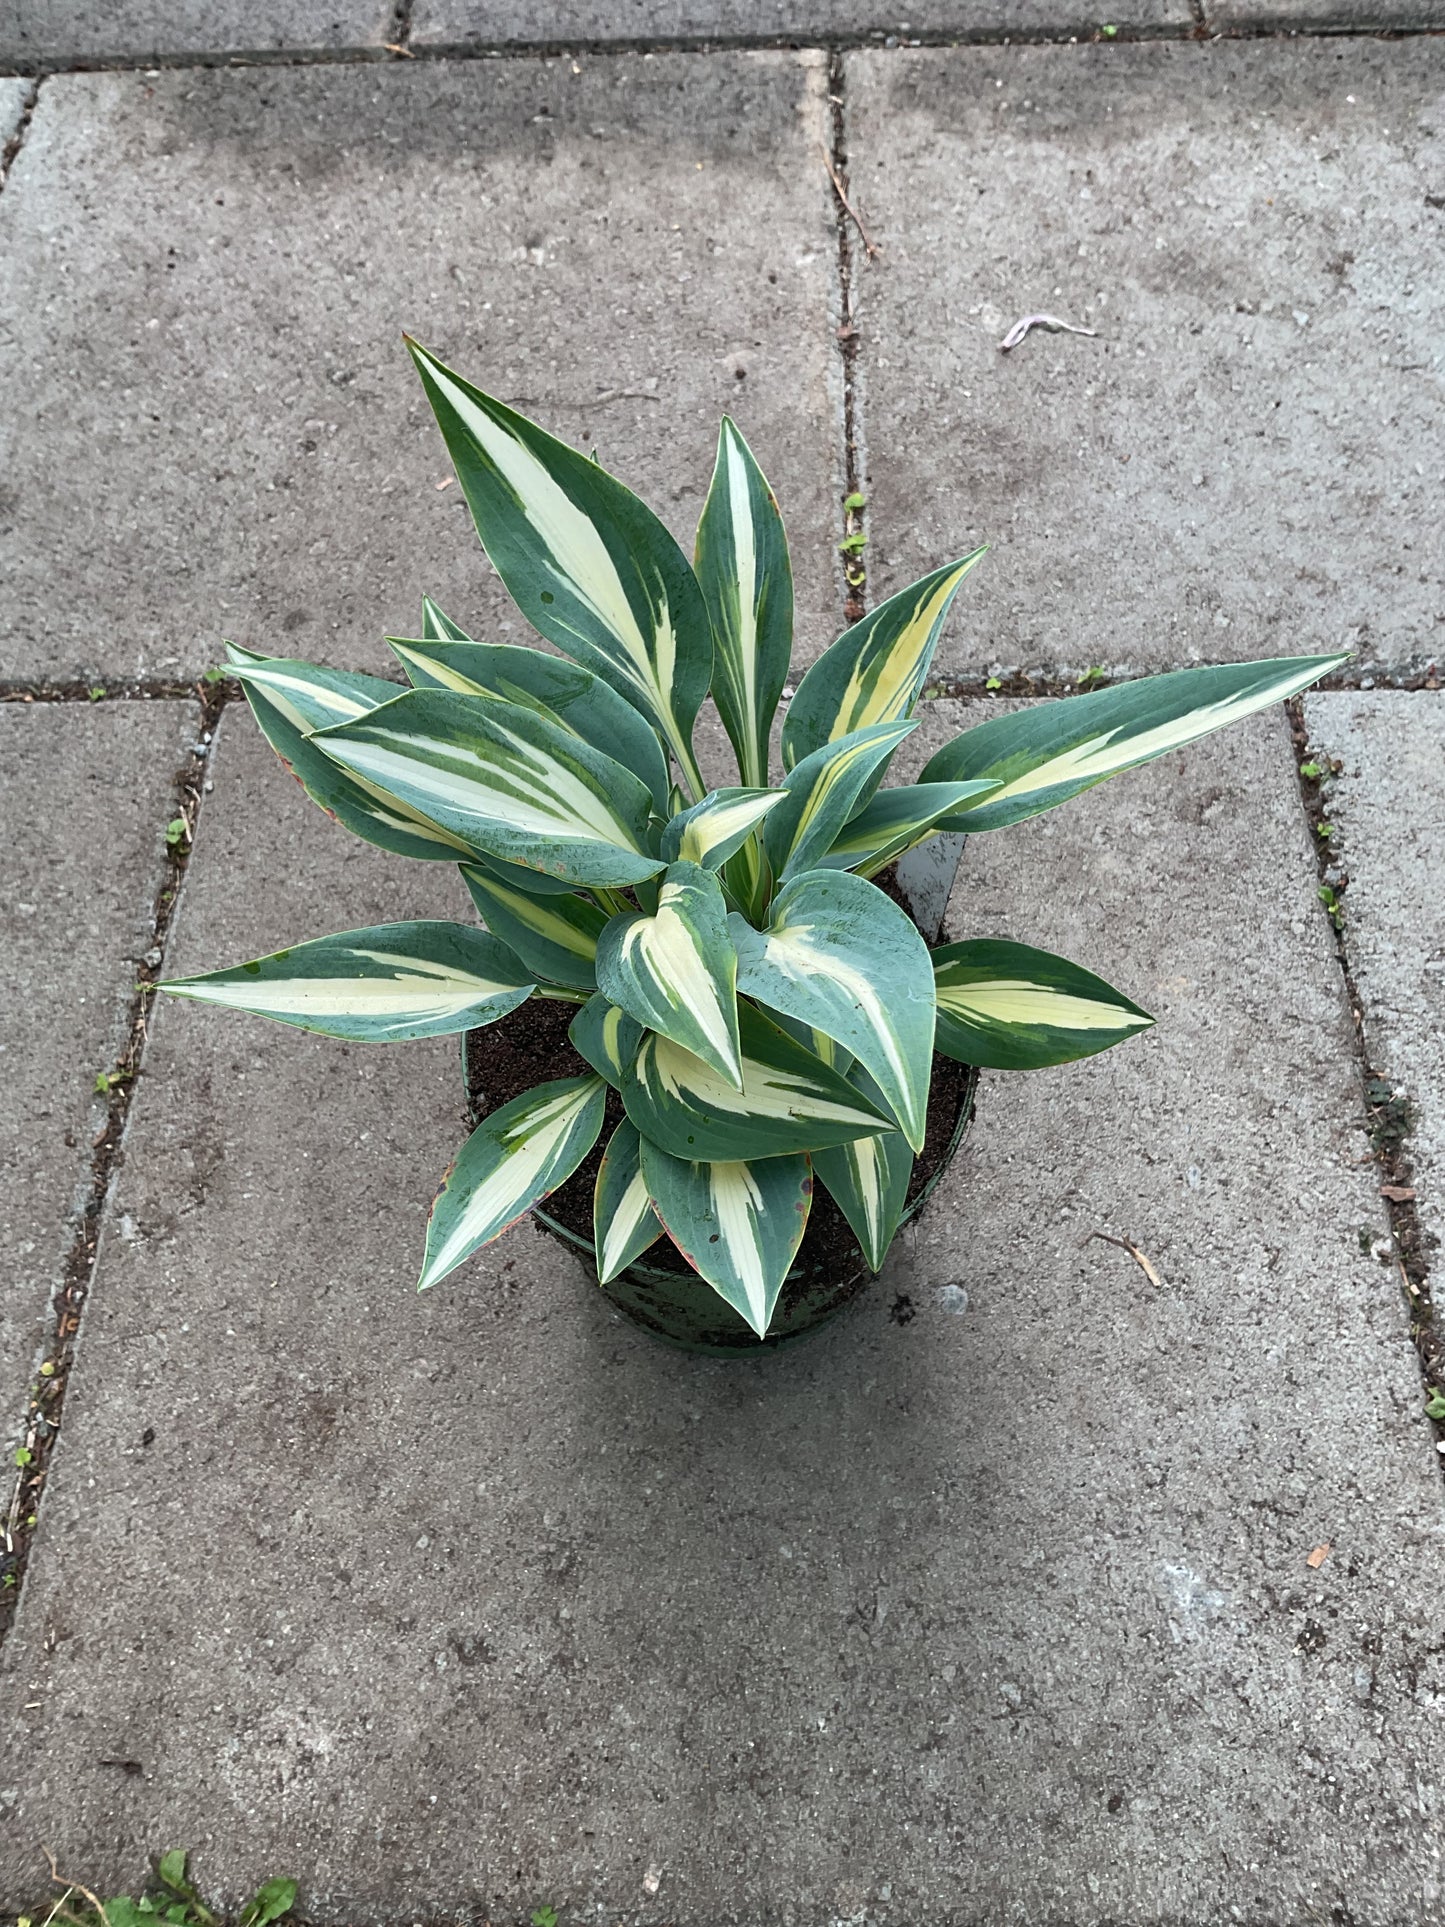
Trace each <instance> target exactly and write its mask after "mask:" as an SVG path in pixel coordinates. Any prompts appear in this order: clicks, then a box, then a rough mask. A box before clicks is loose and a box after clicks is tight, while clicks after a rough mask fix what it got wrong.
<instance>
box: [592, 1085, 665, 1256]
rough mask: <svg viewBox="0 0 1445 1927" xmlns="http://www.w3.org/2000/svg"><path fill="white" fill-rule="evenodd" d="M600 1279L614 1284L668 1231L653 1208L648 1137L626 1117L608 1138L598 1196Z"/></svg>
mask: <svg viewBox="0 0 1445 1927" xmlns="http://www.w3.org/2000/svg"><path fill="white" fill-rule="evenodd" d="M592 1227H593V1239H594V1245H595V1249H596V1254H597V1282H598V1283H599V1284H602V1285H605V1284H608V1283H610V1281H611V1280H612V1279H614V1278H615V1277H616V1276H617V1274H618V1273H619V1272H620V1271H626V1269H627V1267H628V1266H629V1265H630V1264H635V1263H636V1261H637V1260H638V1259H639V1258H640V1257H641V1256H642V1254H643V1252H644V1251H648V1250H650V1249H651V1247H652V1246H653V1245H655V1244H656V1243H657V1241H658V1239H659V1238H660V1237H661V1236H662V1221H661V1219H660V1218H659V1217H658V1215H657V1213H656V1212H655V1211H654V1210H653V1208H652V1199H651V1197H650V1196H649V1195H648V1190H647V1180H646V1178H645V1177H644V1176H643V1175H642V1139H641V1138H640V1137H639V1136H638V1134H637V1126H636V1125H635V1124H633V1123H632V1122H631V1121H630V1119H628V1118H623V1120H622V1122H621V1123H620V1124H619V1125H618V1126H617V1129H616V1130H615V1131H614V1132H613V1133H612V1136H611V1137H610V1138H609V1139H608V1142H607V1149H606V1150H605V1151H604V1152H603V1154H602V1165H601V1168H600V1169H599V1171H598V1173H597V1185H596V1189H595V1190H594V1192H593V1197H592Z"/></svg>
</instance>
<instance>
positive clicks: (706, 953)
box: [597, 863, 742, 1089]
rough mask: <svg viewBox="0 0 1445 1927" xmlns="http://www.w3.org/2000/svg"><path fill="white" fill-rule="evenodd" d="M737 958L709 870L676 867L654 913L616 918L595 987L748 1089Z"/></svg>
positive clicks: (600, 951) (601, 944) (600, 947)
mask: <svg viewBox="0 0 1445 1927" xmlns="http://www.w3.org/2000/svg"><path fill="white" fill-rule="evenodd" d="M737 968H738V960H737V956H736V954H735V953H734V950H733V944H732V938H731V937H730V936H729V935H728V914H727V907H726V905H725V904H724V903H723V895H722V891H721V889H720V888H719V887H718V880H717V878H716V877H715V876H714V875H713V873H712V871H711V870H704V869H703V868H702V867H701V865H700V864H697V863H674V864H672V865H671V866H670V867H669V869H668V870H667V872H666V874H665V875H664V877H663V879H662V894H661V896H660V897H659V899H658V905H657V913H656V915H655V916H650V917H643V916H617V917H613V918H612V920H611V921H610V923H609V924H608V925H607V927H606V929H605V930H604V931H603V932H602V935H601V937H600V938H599V939H598V943H597V985H598V988H599V989H600V990H601V991H602V993H603V994H604V996H606V997H609V998H610V999H611V1000H612V1002H613V1003H614V1004H616V1005H618V1006H619V1007H620V1008H621V1009H622V1010H625V1011H626V1012H627V1014H628V1015H629V1016H630V1017H635V1018H636V1020H637V1022H638V1023H639V1024H644V1025H646V1026H647V1028H648V1029H650V1030H656V1031H661V1032H662V1034H663V1036H664V1037H670V1038H671V1039H672V1041H673V1042H674V1043H675V1044H680V1045H681V1046H682V1048H683V1049H684V1050H687V1051H691V1052H692V1053H693V1054H694V1055H695V1056H697V1057H700V1058H702V1060H703V1061H704V1063H707V1064H710V1065H711V1066H712V1068H713V1069H714V1070H715V1071H717V1072H718V1073H720V1075H722V1076H723V1077H725V1078H727V1080H728V1081H729V1083H732V1084H735V1085H736V1086H737V1087H738V1089H741V1088H742V1063H741V1059H740V1056H739V1048H738V999H737V988H736V983H737Z"/></svg>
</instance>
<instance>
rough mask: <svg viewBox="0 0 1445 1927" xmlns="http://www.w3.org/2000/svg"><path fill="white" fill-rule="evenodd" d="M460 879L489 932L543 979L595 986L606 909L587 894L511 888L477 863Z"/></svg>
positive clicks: (583, 987)
mask: <svg viewBox="0 0 1445 1927" xmlns="http://www.w3.org/2000/svg"><path fill="white" fill-rule="evenodd" d="M461 871H462V879H463V881H464V882H465V884H466V886H467V890H468V891H469V893H470V895H471V899H472V902H473V903H474V904H475V905H476V906H477V915H478V916H479V917H480V918H481V920H482V922H483V923H484V924H485V925H486V926H487V928H488V930H490V931H492V933H493V934H494V935H495V936H497V937H500V938H501V940H502V942H503V943H505V944H508V945H510V947H511V948H512V949H513V950H514V951H515V952H516V953H517V955H518V956H519V957H520V958H521V960H522V962H523V963H524V964H525V965H526V967H527V969H529V970H531V971H533V972H535V974H536V976H537V977H538V978H539V979H540V980H541V981H542V982H543V983H549V984H565V985H567V986H568V987H569V988H571V989H574V990H595V989H596V987H597V939H598V938H599V937H600V936H601V934H602V932H603V931H604V930H605V929H606V928H607V922H608V916H607V912H606V911H605V910H603V909H600V908H599V907H598V905H597V904H595V903H593V902H591V901H590V899H588V898H586V897H579V896H574V895H572V894H570V893H568V894H566V895H553V894H551V893H548V894H546V895H540V896H539V895H535V894H533V893H532V892H530V891H527V890H520V889H514V888H513V887H512V885H511V884H509V883H504V882H503V881H502V880H501V878H500V877H497V876H495V875H493V874H491V873H490V872H489V871H487V870H485V869H483V868H481V867H480V866H479V865H477V864H473V863H464V864H462V866H461Z"/></svg>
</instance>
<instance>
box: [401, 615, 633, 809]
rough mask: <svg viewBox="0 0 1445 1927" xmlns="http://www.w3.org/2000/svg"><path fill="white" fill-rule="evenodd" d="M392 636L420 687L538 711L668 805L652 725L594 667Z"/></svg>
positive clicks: (497, 648)
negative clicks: (497, 699) (603, 754)
mask: <svg viewBox="0 0 1445 1927" xmlns="http://www.w3.org/2000/svg"><path fill="white" fill-rule="evenodd" d="M387 640H388V642H389V643H390V644H391V647H392V650H393V652H394V653H395V655H396V656H397V657H398V658H399V659H400V662H401V665H402V667H403V668H404V669H405V670H406V673H407V675H408V676H409V677H410V678H411V680H412V682H413V683H414V684H415V685H416V687H417V688H419V689H425V688H436V689H454V690H457V691H459V692H460V693H461V694H463V695H472V696H500V697H502V698H503V699H504V700H505V701H507V702H514V703H520V704H521V705H522V707H523V708H524V709H540V710H541V711H542V712H543V714H545V715H546V716H548V717H549V718H550V719H551V720H552V721H553V722H555V723H560V724H561V726H562V727H563V729H566V730H570V732H571V733H572V735H574V736H580V737H581V739H582V741H583V742H584V743H590V744H591V745H592V747H593V748H594V749H600V750H604V751H605V752H606V754H607V755H609V756H610V757H611V758H612V759H613V761H614V762H618V763H621V765H622V766H623V768H624V769H630V770H631V771H632V773H633V775H634V776H638V777H641V779H642V781H643V782H644V783H646V785H647V787H648V789H649V790H650V791H651V792H652V798H653V802H654V804H655V805H656V807H657V809H658V810H659V811H662V810H665V809H666V808H667V798H668V789H669V778H668V774H667V758H666V757H665V756H664V755H663V752H662V745H661V743H659V742H658V740H657V737H656V735H655V734H654V733H653V729H652V725H651V724H650V723H649V722H647V721H646V719H645V718H644V717H642V716H639V715H638V713H637V711H636V710H635V709H634V708H633V706H632V704H631V703H629V702H627V701H626V700H625V698H623V697H621V696H619V695H618V693H617V691H616V690H615V689H611V688H609V687H608V685H607V684H606V683H605V682H603V680H602V678H601V677H600V676H594V675H593V674H592V671H591V670H590V669H584V668H583V667H582V666H581V664H580V663H575V662H567V661H565V660H564V659H563V658H562V657H560V656H544V655H543V653H542V651H541V650H540V649H518V648H516V647H514V646H513V645H511V644H508V643H491V642H468V641H465V640H462V641H455V640H446V641H437V642H428V641H422V642H407V641H404V640H402V639H401V638H400V637H397V636H389V637H388V638H387ZM395 693H396V692H395V690H393V691H392V694H393V695H395Z"/></svg>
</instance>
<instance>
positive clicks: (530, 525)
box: [407, 340, 712, 793]
mask: <svg viewBox="0 0 1445 1927" xmlns="http://www.w3.org/2000/svg"><path fill="white" fill-rule="evenodd" d="M407 346H408V347H409V348H410V349H411V353H412V358H413V360H414V361H415V362H416V365H417V370H418V372H419V373H420V375H421V378H422V384H423V386H424V387H425V389H426V392H427V399H428V400H429V401H430V402H431V405H432V408H433V410H434V411H435V414H436V418H437V422H438V425H439V426H440V428H441V431H442V435H443V436H444V438H445V440H446V444H447V448H448V450H449V452H450V454H451V458H452V460H453V462H454V463H455V464H456V471H457V479H458V481H459V482H460V483H461V485H462V492H463V494H465V496H466V498H467V504H468V506H469V507H470V509H471V511H472V519H473V521H474V522H475V523H476V526H477V534H478V535H479V536H480V537H481V541H482V547H483V548H484V549H485V550H486V552H487V554H488V556H489V557H490V558H491V562H492V566H493V568H495V569H496V571H497V574H498V575H499V576H501V578H502V580H503V582H505V583H506V585H507V588H508V589H509V590H510V591H511V593H512V596H513V597H514V599H515V600H516V602H517V605H518V607H519V608H520V609H521V611H522V613H523V614H524V615H525V616H526V618H527V620H528V621H529V622H530V623H531V624H532V625H533V627H534V628H536V629H538V630H540V631H541V633H542V634H543V635H544V636H545V637H546V638H547V640H548V641H549V642H551V643H555V644H556V646H557V648H559V649H561V650H562V651H563V652H564V653H565V654H566V655H569V656H573V657H576V658H577V659H578V660H579V661H581V662H583V663H585V664H586V665H587V667H588V668H589V669H593V670H595V671H596V672H597V674H598V675H599V676H601V677H603V678H604V680H605V681H607V682H610V683H611V684H612V686H613V688H614V689H616V690H617V691H618V692H619V694H621V695H623V696H625V697H626V698H627V700H628V701H629V702H630V703H633V704H634V705H635V706H636V707H637V708H638V709H640V710H641V711H642V713H643V714H644V715H645V716H647V717H649V718H650V719H651V720H653V721H654V722H655V723H656V724H657V726H658V728H659V729H660V730H661V732H662V735H663V737H664V739H665V740H666V742H667V743H668V745H669V746H670V748H671V749H672V751H673V753H674V754H675V755H676V756H677V758H678V760H679V762H680V763H681V765H682V767H683V769H684V770H686V771H687V773H688V775H689V778H690V779H691V780H693V781H694V783H695V785H696V788H697V790H698V792H699V793H700V792H701V790H702V788H703V784H702V782H701V780H700V779H698V777H697V765H696V763H695V762H694V760H693V756H692V748H691V743H692V725H693V721H694V719H695V718H696V716H697V712H698V707H699V705H700V704H701V702H702V699H703V697H704V696H705V695H706V694H707V686H708V681H709V678H710V676H711V674H712V637H711V634H710V632H709V627H708V619H707V609H706V606H705V604H704V602H703V599H702V591H701V590H700V589H699V588H698V586H697V578H696V577H695V576H694V575H693V572H692V568H691V566H690V565H689V563H688V560H687V557H686V556H685V555H684V554H683V553H682V551H681V549H679V548H678V546H677V544H676V542H675V541H674V540H673V539H672V537H671V535H669V534H668V532H667V530H666V529H665V528H664V527H663V525H662V523H661V522H659V521H658V519H657V517H656V516H655V515H654V514H653V513H652V510H651V509H649V508H648V507H647V506H646V505H645V504H644V503H642V502H640V501H639V500H638V499H637V497H636V496H635V495H634V494H633V493H632V491H631V490H630V489H627V488H624V487H623V485H622V483H621V482H619V481H617V480H615V479H614V477H612V476H611V475H609V474H607V472H606V471H605V470H604V469H602V468H599V467H598V466H597V464H596V463H595V462H590V461H588V459H587V457H586V456H585V455H582V454H580V453H579V452H578V451H577V450H576V449H575V448H569V447H568V446H567V444H566V443H565V442H559V441H558V440H557V439H556V438H555V436H552V435H549V434H547V433H546V432H545V431H544V430H543V429H541V428H539V427H538V426H537V424H536V423H535V422H531V421H528V420H527V418H526V417H525V416H524V415H519V414H517V412H516V411H515V409H511V408H507V407H505V406H504V405H503V403H501V402H499V401H494V400H493V399H492V397H491V396H490V395H484V394H483V393H482V391H481V390H480V389H479V388H474V387H473V386H472V384H471V383H470V382H467V381H463V380H462V378H461V377H460V376H459V375H456V374H454V373H453V372H452V370H451V369H449V368H447V367H445V366H444V365H443V364H442V363H441V362H440V361H438V360H437V359H436V357H435V356H434V355H432V354H430V353H428V351H427V350H426V349H425V348H423V347H421V346H420V345H419V344H418V343H417V342H414V341H410V340H409V341H408V343H407Z"/></svg>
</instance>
